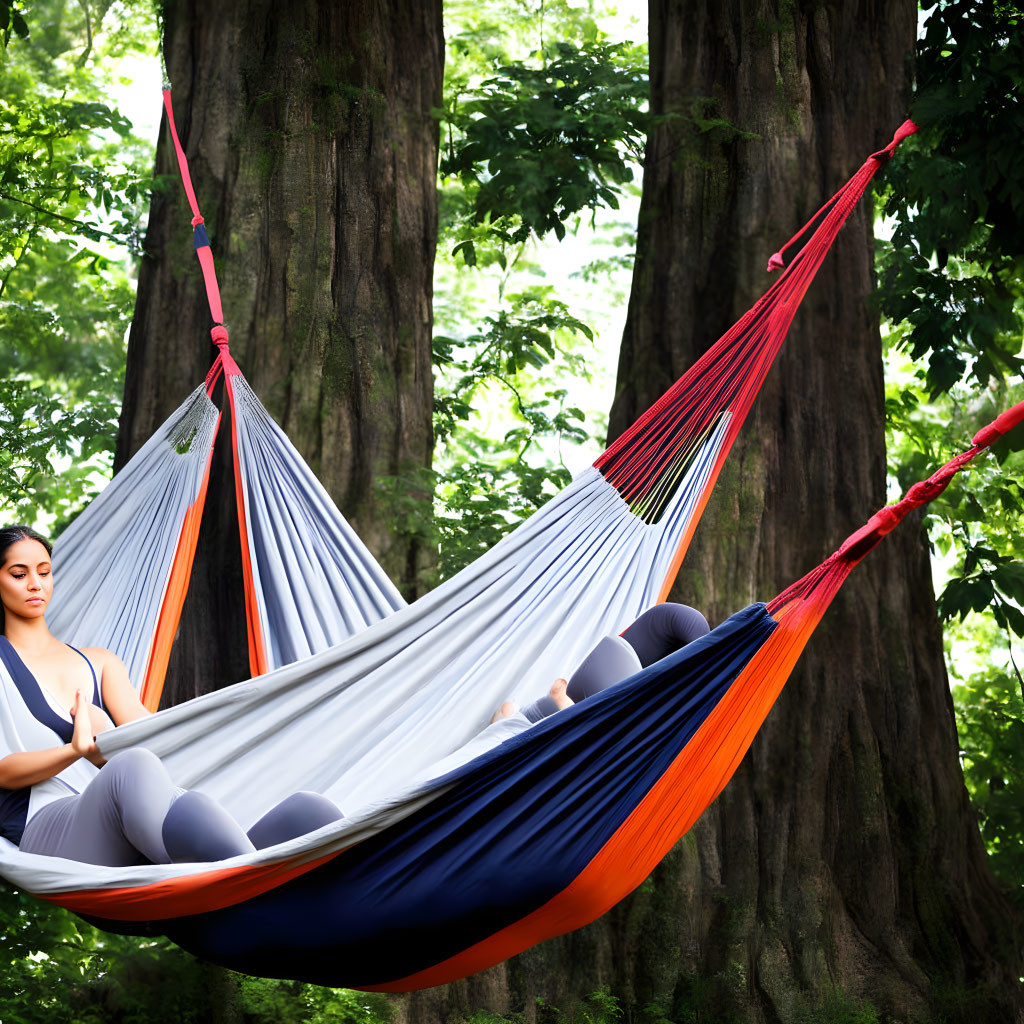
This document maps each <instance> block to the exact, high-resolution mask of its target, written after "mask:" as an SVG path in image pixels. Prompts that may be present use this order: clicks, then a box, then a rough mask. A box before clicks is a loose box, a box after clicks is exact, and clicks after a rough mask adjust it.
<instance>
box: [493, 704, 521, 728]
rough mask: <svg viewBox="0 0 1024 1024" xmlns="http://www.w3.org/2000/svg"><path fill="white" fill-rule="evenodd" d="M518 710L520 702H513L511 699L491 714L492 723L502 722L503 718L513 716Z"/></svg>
mask: <svg viewBox="0 0 1024 1024" xmlns="http://www.w3.org/2000/svg"><path fill="white" fill-rule="evenodd" d="M518 710H519V705H518V704H513V703H512V701H510V700H507V701H505V703H504V704H502V705H501V707H500V708H498V710H497V711H495V712H494V714H493V715H491V725H494V723H495V722H500V721H501V720H502V719H503V718H511V717H512V715H514V714H515V713H516V712H517V711H518Z"/></svg>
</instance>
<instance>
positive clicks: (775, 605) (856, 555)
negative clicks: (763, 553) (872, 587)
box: [768, 402, 1024, 621]
mask: <svg viewBox="0 0 1024 1024" xmlns="http://www.w3.org/2000/svg"><path fill="white" fill-rule="evenodd" d="M1022 421H1024V402H1018V403H1017V404H1016V405H1015V406H1013V407H1012V408H1010V409H1007V410H1006V412H1004V413H1001V414H1000V415H999V416H997V417H996V418H995V419H994V420H993V421H992V422H991V423H989V424H988V426H986V427H983V428H982V429H981V430H979V431H978V433H977V434H975V435H974V438H973V439H972V444H971V447H970V448H968V449H967V450H966V451H963V452H961V453H960V454H959V455H957V456H955V457H954V458H952V459H950V460H949V462H947V463H946V464H945V465H944V466H942V467H941V468H940V469H938V470H937V471H936V472H934V473H933V474H932V475H931V476H930V477H928V479H927V480H920V481H918V482H917V483H916V484H914V485H913V487H911V488H910V489H909V490H908V491H907V493H906V494H905V495H904V496H903V498H902V500H900V501H898V502H896V504H895V505H886V506H885V508H882V509H879V510H878V511H877V512H876V513H875V514H874V515H873V516H872V517H871V518H870V519H869V520H868V521H867V522H866V523H865V524H864V525H863V526H862V527H861V528H860V529H859V530H855V531H854V532H853V533H851V534H850V536H849V537H847V538H846V540H844V541H843V543H842V544H841V545H840V546H839V548H838V550H836V551H835V552H833V553H832V554H831V555H829V557H828V558H827V559H825V561H824V562H822V563H821V565H819V566H818V567H817V568H816V569H812V570H811V571H810V572H809V573H808V574H807V575H806V576H804V577H803V579H800V580H797V582H796V583H794V584H792V586H790V587H787V588H786V589H785V590H784V591H783V592H782V593H781V594H779V596H778V597H777V598H775V600H774V601H771V602H770V603H769V604H768V611H769V612H770V613H771V614H772V615H775V617H776V618H779V617H780V616H781V615H785V614H788V612H789V611H790V610H793V609H794V608H795V607H796V606H798V605H800V604H808V605H813V606H814V607H815V613H816V614H815V621H816V620H817V618H819V617H820V615H821V614H822V613H823V612H824V610H825V609H826V608H827V607H828V605H829V604H830V603H831V601H832V598H833V597H834V596H835V595H836V593H837V592H838V591H839V588H840V587H841V586H842V584H843V582H844V581H845V579H846V577H847V576H849V574H850V572H851V570H852V569H853V567H854V566H855V565H857V563H858V562H860V561H861V559H863V558H864V556H865V555H867V554H868V552H869V551H871V550H872V549H873V548H874V547H875V546H876V545H877V544H878V543H879V542H880V541H881V540H882V538H883V537H884V536H885V535H886V534H889V533H892V531H893V530H894V529H895V528H896V527H897V526H898V525H899V524H900V523H901V522H902V521H903V520H904V519H906V517H907V516H908V515H909V514H910V513H911V512H912V511H913V510H914V509H916V508H920V507H921V506H922V505H925V504H927V503H928V502H929V501H931V500H933V499H934V498H937V497H938V496H939V495H940V494H941V493H942V492H943V491H944V490H945V489H946V488H947V487H948V486H949V482H950V481H951V480H952V479H953V477H954V476H956V474H957V473H959V472H960V470H961V469H963V468H964V466H966V465H967V464H968V463H969V462H971V460H973V459H975V458H977V456H979V455H980V454H981V453H982V452H983V451H985V450H986V449H988V448H989V447H990V446H991V445H992V444H994V443H995V442H996V441H998V440H999V438H1001V437H1002V436H1003V435H1004V434H1007V433H1009V431H1011V430H1012V429H1013V428H1014V427H1015V426H1017V425H1018V424H1019V423H1021V422H1022Z"/></svg>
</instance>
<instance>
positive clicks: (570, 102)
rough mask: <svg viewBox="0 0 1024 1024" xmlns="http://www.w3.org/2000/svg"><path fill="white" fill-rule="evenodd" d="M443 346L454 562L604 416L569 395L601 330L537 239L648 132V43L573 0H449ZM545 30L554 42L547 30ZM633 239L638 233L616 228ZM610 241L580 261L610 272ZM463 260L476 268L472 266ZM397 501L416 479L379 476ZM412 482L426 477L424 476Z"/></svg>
mask: <svg viewBox="0 0 1024 1024" xmlns="http://www.w3.org/2000/svg"><path fill="white" fill-rule="evenodd" d="M446 10H447V21H448V40H447V45H448V53H449V58H450V59H449V63H448V66H447V68H446V82H445V100H444V110H443V112H442V115H443V118H444V128H445V139H444V142H443V146H442V149H443V153H442V167H441V171H442V190H441V204H440V221H441V225H440V226H441V233H440V240H439V245H438V265H439V266H438V279H439V287H438V289H437V292H438V294H437V297H436V301H435V316H436V323H437V326H438V336H437V337H436V339H435V344H434V358H435V365H436V373H435V417H434V427H435V434H436V438H437V448H436V451H435V476H434V478H433V480H432V481H430V482H429V484H428V485H427V486H425V488H424V489H425V490H426V492H427V493H434V494H436V495H437V501H436V505H435V520H434V535H435V537H436V538H437V542H438V545H439V550H440V563H441V564H440V573H441V576H442V577H447V576H449V575H451V574H452V573H454V572H456V571H458V569H460V568H461V567H462V566H464V565H466V564H467V563H468V562H470V561H471V560H472V559H474V558H476V557H477V556H478V555H480V554H482V553H483V552H484V551H486V550H487V549H488V548H490V547H491V546H493V544H494V543H496V542H497V541H498V540H499V539H500V538H501V536H503V535H504V534H505V533H506V532H507V531H508V530H509V529H510V528H511V527H512V526H514V525H515V524H516V523H517V522H519V521H520V520H521V519H522V518H525V517H526V516H527V515H529V514H531V513H532V512H533V511H535V510H536V508H537V507H538V506H539V505H540V504H541V503H542V502H543V501H544V500H546V499H547V498H549V497H551V496H552V495H553V494H554V493H556V492H557V490H558V489H560V488H561V487H563V486H565V484H567V483H568V482H569V478H570V474H569V470H568V468H567V465H566V461H565V457H564V453H565V451H566V450H567V449H568V448H570V447H574V446H578V445H581V444H586V443H587V442H588V441H589V440H590V437H591V434H592V432H593V429H594V428H593V426H591V424H592V423H596V424H598V425H600V424H601V423H602V419H601V417H600V416H595V415H593V414H591V413H588V412H587V411H586V410H585V409H584V408H583V406H582V403H580V402H579V401H578V400H575V399H574V386H575V384H576V382H580V381H588V380H589V379H590V371H589V367H588V360H589V358H590V356H591V354H592V352H593V348H592V342H593V341H594V330H593V329H592V327H591V326H590V325H588V324H587V323H585V322H584V320H583V318H581V317H580V316H579V315H578V314H577V313H576V312H574V311H572V310H570V308H569V305H568V304H567V302H566V301H564V298H563V297H562V296H559V295H556V292H555V289H554V287H552V286H551V285H548V284H546V283H544V281H543V277H542V271H541V269H540V267H539V266H538V264H537V262H536V259H535V257H534V253H535V252H536V248H537V244H538V240H539V239H540V238H542V236H545V235H548V234H550V235H551V236H553V237H557V238H558V239H562V238H564V237H566V235H567V234H572V233H574V232H576V231H578V230H581V227H582V221H581V218H580V215H581V214H582V213H583V212H585V211H588V210H589V211H590V212H591V218H590V226H589V228H587V229H586V230H590V231H593V229H594V218H593V214H594V212H595V211H596V210H597V209H598V208H599V207H600V206H607V207H612V208H614V207H615V206H616V205H617V203H618V197H619V195H621V193H622V191H623V190H624V189H631V190H632V189H635V186H632V185H630V184H629V183H630V182H631V180H632V178H633V173H634V171H633V161H634V160H635V159H636V157H637V155H638V153H639V150H640V146H641V144H642V140H643V135H642V132H643V118H644V115H643V114H642V107H643V105H644V103H645V101H646V96H647V85H646V63H645V61H646V53H645V50H644V49H643V48H639V47H635V46H632V45H630V44H625V43H611V42H610V41H608V39H607V38H606V37H605V36H604V35H603V34H602V33H601V32H600V30H599V28H598V25H597V21H596V20H595V18H596V17H597V15H595V13H594V11H593V10H592V9H591V10H590V11H586V12H582V11H581V10H579V9H577V8H574V7H570V6H569V4H568V3H565V2H563V0H555V2H545V3H540V2H534V3H528V2H519V0H497V2H492V3H489V4H488V5H486V7H484V8H481V7H480V6H479V5H473V6H472V7H471V8H466V7H465V5H463V6H462V7H460V5H459V4H458V3H453V4H450V5H448V7H447V8H446ZM551 40H556V42H554V43H552V42H551ZM612 230H614V231H615V232H616V236H615V237H616V241H617V242H618V243H621V244H622V245H624V246H628V247H629V249H630V251H631V250H632V245H633V238H632V235H631V234H624V233H623V232H622V231H621V226H619V225H615V226H614V228H613V229H612ZM629 262H630V261H628V260H624V259H623V258H622V257H621V255H619V254H616V255H614V256H612V257H610V258H608V259H604V260H602V259H595V260H593V261H592V262H590V263H589V264H588V265H587V266H586V267H584V268H582V269H581V277H585V279H586V280H587V282H588V283H589V284H593V283H594V282H597V281H607V280H608V277H609V275H611V274H615V273H619V272H621V271H622V270H623V268H624V267H625V268H626V269H628V265H629ZM467 268H473V269H472V272H470V271H469V270H468V269H467ZM383 483H384V485H385V486H386V487H387V488H388V489H389V490H390V491H391V493H392V495H393V496H394V497H395V499H396V500H397V501H398V504H399V506H401V507H400V508H399V511H398V515H400V516H407V515H409V514H412V513H411V512H410V510H409V509H407V508H406V505H407V504H408V503H407V502H406V503H403V502H402V498H401V495H402V494H408V493H411V487H412V486H413V481H412V479H411V477H410V476H408V475H407V476H406V478H405V480H404V481H403V483H402V484H401V485H400V486H396V484H397V481H395V480H389V481H384V482H383ZM419 484H420V485H421V486H422V485H423V481H422V480H420V481H419Z"/></svg>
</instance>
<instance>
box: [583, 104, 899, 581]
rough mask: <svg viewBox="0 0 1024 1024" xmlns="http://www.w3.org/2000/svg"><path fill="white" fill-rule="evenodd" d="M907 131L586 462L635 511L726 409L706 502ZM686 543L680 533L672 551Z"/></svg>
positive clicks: (649, 517)
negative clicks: (862, 203)
mask: <svg viewBox="0 0 1024 1024" xmlns="http://www.w3.org/2000/svg"><path fill="white" fill-rule="evenodd" d="M915 131H917V127H916V125H914V123H913V122H912V121H906V122H904V124H903V125H901V126H900V128H899V129H898V130H897V131H896V133H895V135H894V136H893V138H892V141H891V142H890V143H889V144H888V145H887V146H886V147H885V148H884V149H881V150H879V151H878V152H877V153H873V154H872V155H871V156H869V157H868V158H867V160H865V161H864V163H863V165H862V166H861V167H860V168H859V170H858V171H857V172H856V173H855V174H854V175H853V177H852V178H850V180H849V181H848V182H847V183H846V184H845V185H843V187H842V188H841V189H840V190H839V191H838V192H837V193H836V194H835V195H834V196H833V197H832V198H831V199H830V200H829V201H828V202H827V203H826V204H825V205H824V206H823V207H822V208H821V210H819V211H818V213H816V214H815V216H814V217H812V218H811V220H810V221H809V222H808V224H806V225H805V226H804V227H803V228H801V229H800V231H798V232H797V234H796V235H794V236H793V238H792V239H790V241H789V242H787V243H786V245H784V246H783V247H782V249H781V250H779V252H777V253H776V254H775V255H774V256H773V257H772V261H771V264H770V266H769V269H773V268H777V267H782V266H783V260H782V253H783V252H784V251H785V250H786V249H787V248H789V247H790V246H791V245H793V244H794V243H796V242H797V241H798V240H800V239H801V238H802V237H803V236H804V235H805V234H807V232H808V231H811V230H812V229H813V232H812V234H811V237H810V238H809V239H808V240H807V241H806V242H805V243H804V244H803V246H802V247H801V248H800V250H799V251H798V252H797V253H796V255H795V256H794V257H793V258H792V259H791V260H790V262H789V265H788V266H786V267H785V270H784V271H783V272H782V274H781V275H779V277H777V278H776V279H775V280H774V281H773V282H772V284H771V285H770V287H769V288H768V289H767V291H766V292H765V293H764V295H762V296H761V298H760V299H759V300H758V301H757V303H756V304H755V305H754V306H753V307H752V308H751V309H750V310H748V311H747V312H746V313H745V314H744V315H743V316H742V317H741V318H740V319H739V320H738V321H737V322H736V323H735V324H734V325H733V326H732V327H731V328H730V329H729V330H728V331H727V332H726V333H725V334H724V335H722V337H721V338H719V339H718V341H716V342H715V344H714V345H712V346H711V347H710V348H709V349H708V350H707V351H706V352H705V353H704V354H703V355H702V356H701V357H700V358H699V359H698V360H697V361H696V362H695V363H694V364H693V365H692V366H691V367H690V369H689V370H687V372H686V373H685V374H684V375H683V376H682V377H680V378H679V380H677V381H676V383H675V384H673V385H672V387H671V388H669V390H668V391H666V392H665V394H664V395H662V397H661V398H660V399H658V401H657V402H655V403H654V405H652V406H651V408H650V409H648V410H647V412H645V413H644V414H643V415H642V416H641V417H640V418H639V419H638V420H637V421H636V422H635V423H634V424H633V425H632V426H631V427H630V428H629V429H628V430H627V431H626V432H625V433H623V434H622V435H621V436H620V437H619V438H618V439H617V440H616V441H615V442H614V443H613V444H611V445H610V446H609V447H608V450H607V451H605V452H604V454H602V455H601V456H600V457H599V458H598V459H597V460H596V461H595V463H594V465H595V466H596V467H597V468H598V469H599V470H600V471H601V473H602V474H603V475H604V477H605V479H606V480H607V481H608V482H609V483H610V484H612V486H613V487H615V488H616V490H618V492H619V494H621V495H622V497H623V498H624V499H625V501H626V502H627V503H628V504H629V505H630V507H631V509H632V510H633V511H634V513H635V514H636V515H638V516H640V517H641V518H643V519H644V520H645V521H647V522H653V521H656V520H657V518H658V516H659V515H660V514H661V512H662V511H663V509H664V508H665V507H666V503H667V501H668V500H669V498H670V497H671V495H672V492H673V489H674V486H675V484H676V483H677V482H678V481H679V480H680V479H681V477H682V475H683V473H684V472H685V470H686V468H687V466H689V465H690V463H691V461H692V460H693V459H694V458H696V457H697V455H698V453H699V451H700V449H701V447H702V445H703V443H704V440H705V439H706V438H707V437H708V436H709V432H710V431H712V430H714V429H715V428H716V427H717V426H718V425H719V424H722V417H723V416H725V415H726V414H727V415H728V422H727V423H724V424H722V426H723V428H724V429H723V433H724V436H723V438H722V440H721V443H720V446H719V450H718V455H717V457H716V459H715V464H714V466H713V467H712V470H711V473H710V475H709V477H708V482H707V484H706V487H705V490H704V497H703V498H702V502H703V501H706V498H707V494H708V493H710V490H711V488H712V487H713V486H714V482H715V480H716V479H717V476H718V473H719V471H720V469H721V466H722V463H723V462H724V460H725V457H726V455H727V453H728V451H729V448H730V447H731V445H732V443H733V441H734V440H735V437H736V434H737V433H738V432H739V429H740V426H741V424H742V423H743V420H744V418H745V417H746V414H747V412H748V411H749V409H750V406H751V405H752V404H753V401H754V398H755V397H756V395H757V392H758V390H759V389H760V387H761V384H762V382H763V381H764V378H765V376H766V375H767V373H768V370H769V368H770V367H771V364H772V362H773V361H774V359H775V356H776V354H777V353H778V351H779V348H780V347H781V346H782V342H783V340H784V338H785V336H786V332H787V331H788V330H789V326H790V324H791V323H792V321H793V317H794V316H795V314H796V310H797V307H798V306H799V305H800V301H801V300H802V299H803V297H804V294H805V293H806V291H807V289H808V288H809V287H810V284H811V281H812V280H813V278H814V275H815V274H816V273H817V270H818V268H819V267H820V266H821V263H822V261H823V260H824V259H825V255H826V253H827V252H828V249H829V247H830V246H831V245H832V243H833V241H835V238H836V236H837V235H838V234H839V231H840V229H841V228H842V226H843V224H844V223H845V222H846V220H847V218H848V217H849V216H850V214H851V213H852V212H853V210H854V208H855V207H856V205H857V202H858V201H859V199H860V197H861V196H862V195H863V194H864V190H865V189H866V188H867V185H868V183H869V182H870V181H871V178H872V177H873V176H874V175H875V173H876V172H877V171H878V169H879V168H880V167H881V166H882V165H883V164H884V163H885V162H886V161H887V160H888V159H889V157H890V156H891V155H892V153H893V151H894V150H895V149H896V147H897V146H898V145H899V143H900V142H901V141H902V140H903V139H905V138H906V137H907V136H908V135H912V134H913V133H914V132H915ZM702 507H703V506H702ZM698 514H699V512H698ZM687 542H688V540H687V539H684V542H683V544H682V545H681V549H680V551H679V552H678V558H681V557H682V553H683V549H684V548H685V545H686V543H687ZM675 568H678V565H676V566H675ZM672 574H674V569H673V573H672ZM672 574H670V575H672Z"/></svg>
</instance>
